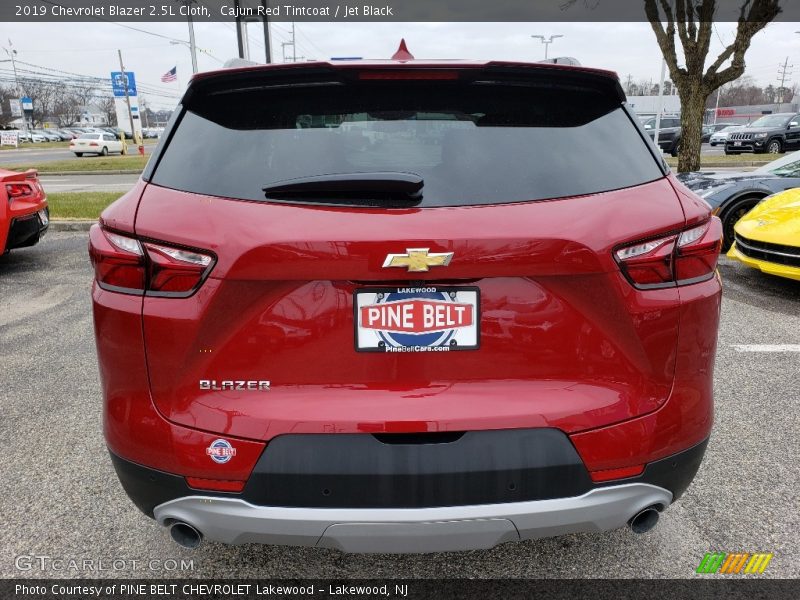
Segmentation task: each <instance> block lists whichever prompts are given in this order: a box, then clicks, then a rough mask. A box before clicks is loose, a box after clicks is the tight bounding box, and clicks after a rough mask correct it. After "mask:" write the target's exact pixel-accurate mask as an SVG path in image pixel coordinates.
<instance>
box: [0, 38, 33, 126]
mask: <svg viewBox="0 0 800 600" xmlns="http://www.w3.org/2000/svg"><path fill="white" fill-rule="evenodd" d="M3 50H5V51H6V54H8V56H9V57H10V58H11V68H12V69H13V70H14V87H15V88H16V93H17V96H18V97H19V98H20V99H21V98H22V88H21V87H19V78H18V77H17V63H16V62H15V61H14V57H15V56H16V55H17V51H16V50H14V44H12V43H11V38H8V48H5V47H4V48H3ZM22 131H28V119H26V118H25V111H24V110H23V111H22Z"/></svg>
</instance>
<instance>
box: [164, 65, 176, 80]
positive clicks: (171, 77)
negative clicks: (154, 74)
mask: <svg viewBox="0 0 800 600" xmlns="http://www.w3.org/2000/svg"><path fill="white" fill-rule="evenodd" d="M177 80H178V67H177V65H176V66H174V67H172V68H171V69H170V70H169V71H167V72H166V73H164V74H163V75H162V76H161V81H162V82H163V83H170V82H173V81H177Z"/></svg>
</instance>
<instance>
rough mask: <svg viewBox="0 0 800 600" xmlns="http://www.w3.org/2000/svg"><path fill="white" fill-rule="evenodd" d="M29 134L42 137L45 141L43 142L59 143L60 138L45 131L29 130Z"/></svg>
mask: <svg viewBox="0 0 800 600" xmlns="http://www.w3.org/2000/svg"><path fill="white" fill-rule="evenodd" d="M31 132H32V133H36V134H38V135H40V136H42V137H43V138H44V139H45V141H48V142H60V141H61V136H59V135H56V134H55V133H53V132H52V131H48V130H47V129H31Z"/></svg>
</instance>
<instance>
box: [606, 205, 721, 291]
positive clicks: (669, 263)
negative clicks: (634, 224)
mask: <svg viewBox="0 0 800 600" xmlns="http://www.w3.org/2000/svg"><path fill="white" fill-rule="evenodd" d="M721 247H722V224H721V223H720V220H719V219H718V218H717V217H711V219H709V220H708V221H705V222H704V223H702V224H700V225H693V226H692V227H689V228H687V229H684V230H683V231H680V232H677V233H673V234H669V235H665V236H661V237H658V238H654V239H650V240H644V241H639V242H636V243H633V244H629V245H626V246H623V247H622V248H618V249H617V250H615V251H614V258H615V259H616V261H617V263H618V264H619V266H620V268H621V269H622V272H623V273H624V274H625V276H626V277H627V278H628V280H629V281H630V282H631V283H632V284H633V285H634V286H635V287H637V288H640V289H652V288H663V287H673V286H676V285H688V284H691V283H698V282H700V281H704V280H706V279H710V278H711V277H713V275H714V270H715V269H716V268H717V258H718V257H719V253H720V249H721Z"/></svg>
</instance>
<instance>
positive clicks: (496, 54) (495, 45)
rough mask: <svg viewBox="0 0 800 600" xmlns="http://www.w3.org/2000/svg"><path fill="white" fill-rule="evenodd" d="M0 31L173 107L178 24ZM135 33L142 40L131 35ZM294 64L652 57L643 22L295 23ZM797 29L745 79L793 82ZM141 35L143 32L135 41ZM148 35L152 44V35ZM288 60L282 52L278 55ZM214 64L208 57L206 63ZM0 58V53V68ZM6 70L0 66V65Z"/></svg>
mask: <svg viewBox="0 0 800 600" xmlns="http://www.w3.org/2000/svg"><path fill="white" fill-rule="evenodd" d="M125 25H126V26H121V25H115V24H112V23H98V22H87V23H0V45H2V46H6V45H7V40H8V39H9V38H10V39H11V41H12V42H13V45H14V48H15V49H16V50H17V58H18V60H19V61H24V62H27V63H30V64H34V65H39V66H42V67H47V68H49V69H54V70H57V71H68V72H72V73H79V74H82V75H92V76H98V77H108V76H109V72H110V71H112V70H118V69H119V62H118V59H117V52H116V50H117V48H120V49H121V50H122V52H123V57H124V59H125V66H126V69H129V70H132V71H134V72H135V73H136V77H137V81H139V82H142V83H146V84H149V85H150V86H152V87H153V88H157V89H158V90H159V93H162V94H164V96H163V97H158V96H156V95H153V94H151V95H149V96H147V99H148V101H149V102H150V103H151V105H152V106H153V107H154V108H165V107H171V106H172V105H174V100H173V99H172V98H177V97H178V96H179V93H180V91H182V89H183V88H184V87H185V86H186V83H187V81H188V78H189V76H190V74H191V62H190V58H189V50H188V48H187V47H186V46H184V45H180V44H178V45H173V44H171V43H170V40H169V39H165V38H164V37H158V36H165V37H166V38H173V39H175V40H188V28H187V25H186V23H128V24H125ZM130 27H135V28H137V29H141V30H143V31H134V30H133V29H130ZM296 27H297V35H296V39H297V55H298V57H300V56H302V57H305V59H311V58H313V59H329V58H330V57H333V56H362V57H365V58H388V57H390V56H391V54H392V53H393V52H394V51H395V49H396V48H397V44H398V42H399V40H400V38H401V37H405V39H406V41H407V43H408V47H409V50H410V51H411V52H412V53H413V54H414V55H415V56H416V57H417V58H476V59H508V60H522V61H533V60H540V59H542V58H543V57H544V46H543V45H542V43H541V42H540V41H539V40H536V39H531V37H530V36H531V35H532V34H545V35H551V34H562V35H563V36H564V37H563V38H560V39H557V40H555V41H554V43H553V44H552V45H551V46H550V56H551V57H552V56H572V57H575V58H577V59H578V60H579V61H580V62H581V63H582V64H584V65H587V66H595V67H602V68H606V69H611V70H614V71H616V72H617V73H618V74H619V76H620V78H621V79H623V80H624V79H625V78H626V77H627V75H628V74H630V75H631V76H632V77H633V79H634V81H636V82H638V81H640V80H649V79H652V80H653V81H654V82H657V81H658V77H659V72H660V68H661V59H660V51H659V48H658V46H657V44H656V42H655V37H654V35H653V32H652V30H651V29H650V26H649V24H647V23H382V24H375V23H341V22H337V23H298V24H297V26H296ZM290 30H291V24H290V23H283V22H281V23H273V24H272V26H271V33H272V50H273V56H274V61H275V62H282V60H283V55H282V43H285V42H288V41H289V39H290V37H291V34H290ZM798 30H800V23H774V24H771V25H769V26H768V27H767V29H766V30H764V31H762V32H760V33H759V34H757V35H756V37H755V38H754V40H753V44H752V46H751V48H750V50H749V52H748V54H747V74H748V75H751V76H752V77H753V78H754V79H755V80H756V81H757V82H758V83H759V84H761V85H767V84H769V83H772V84H776V83H777V79H778V64H779V63H782V62H783V61H784V60H785V59H786V57H787V56H788V57H789V64H790V65H791V64H793V63H794V64H795V65H796V66H795V67H794V69H793V75H792V80H793V81H797V82H800V35H798V34H796V33H795V32H796V31H798ZM144 31H146V32H149V33H144ZM734 31H735V24H733V23H720V24H717V25H716V32H717V35H715V36H714V38H713V42H712V45H711V53H712V54H713V56H714V57H716V55H717V54H718V53H719V52H720V50H721V49H722V44H721V41H720V39H721V40H722V41H724V42H726V43H727V42H730V41H731V40H732V39H733V36H734ZM152 34H157V35H152ZM195 35H196V41H197V46H198V47H199V48H202V49H204V50H206V51H207V52H208V54H206V53H204V52H199V53H198V63H199V68H200V70H201V71H202V70H209V69H213V68H216V67H219V66H220V65H221V62H220V61H224V60H226V59H228V58H232V57H235V56H236V53H237V48H236V33H235V30H234V27H233V25H232V24H229V23H200V24H196V25H195ZM250 39H251V58H252V59H253V60H258V61H263V59H264V45H263V33H262V31H261V25H259V24H253V25H250ZM286 52H287V53H288V54H289V55H291V53H292V48H291V47H290V46H287V47H286ZM214 57H216V58H214ZM5 58H7V57H6V56H5V53H4V52H0V59H5ZM176 65H177V67H178V77H179V81H178V83H173V84H163V83H161V82H160V78H161V75H163V74H164V73H165V72H166V71H168V70H169V69H171V68H172V67H173V66H176ZM4 66H5V67H6V68H7V66H8V65H7V64H5V65H4Z"/></svg>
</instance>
